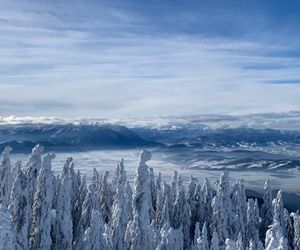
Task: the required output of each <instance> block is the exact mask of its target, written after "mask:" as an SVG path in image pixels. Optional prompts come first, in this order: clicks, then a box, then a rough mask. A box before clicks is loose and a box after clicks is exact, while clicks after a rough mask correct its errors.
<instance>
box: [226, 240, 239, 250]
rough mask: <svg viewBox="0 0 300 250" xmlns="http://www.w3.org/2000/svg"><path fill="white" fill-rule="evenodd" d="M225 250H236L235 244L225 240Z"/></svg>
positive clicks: (232, 241)
mask: <svg viewBox="0 0 300 250" xmlns="http://www.w3.org/2000/svg"><path fill="white" fill-rule="evenodd" d="M225 249H226V250H236V242H235V241H234V240H231V239H227V240H226V241H225Z"/></svg>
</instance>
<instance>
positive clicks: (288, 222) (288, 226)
mask: <svg viewBox="0 0 300 250" xmlns="http://www.w3.org/2000/svg"><path fill="white" fill-rule="evenodd" d="M283 213H284V226H285V232H286V238H287V239H288V247H289V249H290V250H292V249H293V239H294V227H293V223H292V217H291V215H290V214H289V212H288V210H287V209H286V208H284V211H283Z"/></svg>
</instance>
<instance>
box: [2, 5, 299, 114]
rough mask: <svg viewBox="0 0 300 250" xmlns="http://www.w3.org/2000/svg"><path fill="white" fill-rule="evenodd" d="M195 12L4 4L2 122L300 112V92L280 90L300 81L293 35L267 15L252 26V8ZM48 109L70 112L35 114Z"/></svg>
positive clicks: (207, 8) (188, 9) (208, 8)
mask: <svg viewBox="0 0 300 250" xmlns="http://www.w3.org/2000/svg"><path fill="white" fill-rule="evenodd" d="M193 4H195V3H191V5H193ZM194 7H195V10H194V11H193V6H182V5H181V4H180V3H178V2H177V1H175V6H174V8H173V7H172V8H171V7H170V5H169V2H167V3H164V4H162V3H161V4H158V3H156V2H155V1H150V2H148V3H147V4H140V3H135V4H133V3H129V2H127V1H125V2H123V1H122V2H118V1H117V2H116V3H105V2H103V1H85V2H82V1H62V2H52V1H43V2H40V1H35V0H31V1H27V2H21V3H20V2H15V1H9V2H8V1H7V2H1V3H0V8H1V21H0V38H1V39H0V54H1V57H0V93H1V96H4V97H5V98H2V103H3V106H2V108H1V110H0V114H2V115H11V114H16V115H20V114H22V115H42V116H43V115H49V116H51V115H63V116H70V117H72V116H86V115H88V116H90V115H91V116H101V117H109V118H113V117H123V118H124V117H128V116H129V117H135V116H137V115H138V116H140V117H145V116H153V115H157V116H159V115H166V114H168V115H180V114H199V113H224V114H248V113H260V112H262V113H265V112H287V111H291V110H297V109H299V107H300V99H299V97H298V95H297V93H299V88H300V85H299V84H297V82H295V81H293V84H278V83H286V82H287V79H291V78H292V80H293V79H300V73H299V72H300V62H299V50H298V49H297V46H294V42H295V41H297V39H298V37H297V36H296V35H293V34H291V33H289V34H290V37H289V40H290V41H291V43H289V44H287V42H286V41H287V38H282V37H281V36H278V39H276V42H274V33H273V32H270V31H268V30H269V29H270V24H269V23H268V22H270V20H268V18H267V17H266V16H265V15H264V13H261V11H258V9H255V10H256V12H251V15H255V16H254V17H253V18H250V14H249V13H248V14H247V13H246V11H245V8H244V9H243V12H237V13H241V14H237V15H233V12H234V11H235V10H240V6H236V5H235V4H232V5H230V6H227V5H226V6H222V5H219V6H215V5H213V6H210V5H209V4H208V6H206V5H204V6H201V8H202V11H200V10H201V8H200V6H199V5H198V4H196V5H195V6H194ZM223 7H224V8H223ZM262 7H264V6H262ZM249 8H251V9H253V8H255V7H254V5H251V6H249ZM172 11H173V12H172ZM244 14H245V15H244ZM151 15H154V16H155V18H153V17H152V18H151ZM227 19H228V21H226V22H225V20H227ZM250 21H251V22H250ZM271 21H272V20H271ZM224 22H225V24H224ZM250 24H251V25H250ZM227 26H228V27H227ZM250 26H251V27H250ZM289 27H290V26H289ZM231 30H234V31H235V32H234V34H233V33H232V32H230V31H231ZM282 30H285V31H284V32H283V31H282ZM246 31H248V32H246ZM262 32H263V34H264V35H263V36H262V35H261V34H262ZM285 32H288V31H286V27H282V29H281V32H278V33H279V34H284V33H285ZM297 53H298V56H297ZM265 83H269V84H265ZM287 83H291V81H288V82H287ZM41 100H45V103H48V104H50V103H54V104H59V103H61V104H62V105H48V106H47V105H44V107H45V106H47V109H45V108H43V107H42V106H43V105H36V103H40V102H41ZM15 102H17V103H18V105H12V104H13V103H15ZM5 103H6V105H5ZM19 104H20V105H19ZM22 104H24V105H22ZM19 106H22V109H20V108H19ZM4 107H6V108H4Z"/></svg>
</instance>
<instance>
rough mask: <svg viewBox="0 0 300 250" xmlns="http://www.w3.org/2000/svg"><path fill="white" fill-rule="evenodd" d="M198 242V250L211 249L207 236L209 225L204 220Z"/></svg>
mask: <svg viewBox="0 0 300 250" xmlns="http://www.w3.org/2000/svg"><path fill="white" fill-rule="evenodd" d="M197 243H198V250H209V242H208V238H207V226H206V223H205V222H204V224H203V227H202V232H201V236H200V237H199V238H198V240H197Z"/></svg>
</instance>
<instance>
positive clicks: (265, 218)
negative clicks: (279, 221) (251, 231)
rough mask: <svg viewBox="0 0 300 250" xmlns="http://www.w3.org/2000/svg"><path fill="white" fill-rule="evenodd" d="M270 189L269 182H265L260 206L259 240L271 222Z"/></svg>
mask: <svg viewBox="0 0 300 250" xmlns="http://www.w3.org/2000/svg"><path fill="white" fill-rule="evenodd" d="M272 199H273V198H272V189H271V184H270V180H269V179H268V180H266V182H265V185H264V196H263V204H262V206H261V215H260V217H261V219H262V222H261V230H260V236H261V238H263V237H265V234H266V231H267V230H268V228H269V226H270V225H271V224H272V221H273V205H272Z"/></svg>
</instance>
